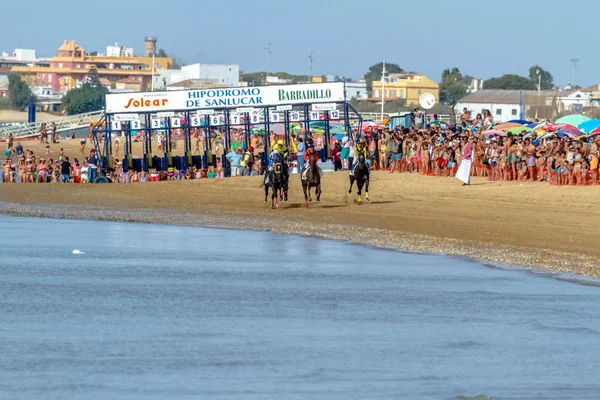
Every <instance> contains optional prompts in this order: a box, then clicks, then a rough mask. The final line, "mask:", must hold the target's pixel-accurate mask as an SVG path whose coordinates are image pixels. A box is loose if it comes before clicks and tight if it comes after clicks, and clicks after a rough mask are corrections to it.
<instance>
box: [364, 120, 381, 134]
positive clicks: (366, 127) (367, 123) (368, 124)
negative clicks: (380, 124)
mask: <svg viewBox="0 0 600 400" xmlns="http://www.w3.org/2000/svg"><path fill="white" fill-rule="evenodd" d="M370 127H373V128H376V127H377V124H376V123H375V122H373V121H364V122H363V123H362V126H361V128H360V131H361V132H363V133H364V132H367V131H368V130H369V128H370Z"/></svg>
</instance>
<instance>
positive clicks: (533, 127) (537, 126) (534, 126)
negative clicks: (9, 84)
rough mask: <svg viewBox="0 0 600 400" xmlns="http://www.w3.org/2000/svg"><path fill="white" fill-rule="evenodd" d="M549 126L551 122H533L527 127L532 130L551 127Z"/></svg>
mask: <svg viewBox="0 0 600 400" xmlns="http://www.w3.org/2000/svg"><path fill="white" fill-rule="evenodd" d="M549 124H550V123H549V122H546V121H544V122H532V123H531V124H527V125H525V126H526V127H528V128H531V129H538V128H541V127H542V126H544V125H549Z"/></svg>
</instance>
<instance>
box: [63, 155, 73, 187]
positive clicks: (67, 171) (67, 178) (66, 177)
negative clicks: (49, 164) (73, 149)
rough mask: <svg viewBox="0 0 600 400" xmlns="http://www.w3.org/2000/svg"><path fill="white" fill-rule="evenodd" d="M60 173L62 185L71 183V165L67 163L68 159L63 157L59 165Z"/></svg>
mask: <svg viewBox="0 0 600 400" xmlns="http://www.w3.org/2000/svg"><path fill="white" fill-rule="evenodd" d="M60 172H61V174H62V180H61V182H62V183H69V182H71V163H70V162H69V157H65V159H64V160H62V162H61V163H60Z"/></svg>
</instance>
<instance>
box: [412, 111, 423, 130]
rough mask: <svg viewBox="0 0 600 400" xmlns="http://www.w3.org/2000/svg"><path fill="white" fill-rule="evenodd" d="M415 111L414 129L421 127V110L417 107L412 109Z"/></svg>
mask: <svg viewBox="0 0 600 400" xmlns="http://www.w3.org/2000/svg"><path fill="white" fill-rule="evenodd" d="M414 113H415V128H416V129H423V117H424V115H423V111H421V110H420V109H419V108H415V110H414Z"/></svg>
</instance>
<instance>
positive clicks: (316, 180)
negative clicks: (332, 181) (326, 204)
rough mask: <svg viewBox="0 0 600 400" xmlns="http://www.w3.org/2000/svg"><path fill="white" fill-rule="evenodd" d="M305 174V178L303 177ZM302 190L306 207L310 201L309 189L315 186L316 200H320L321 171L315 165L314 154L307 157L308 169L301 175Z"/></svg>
mask: <svg viewBox="0 0 600 400" xmlns="http://www.w3.org/2000/svg"><path fill="white" fill-rule="evenodd" d="M304 175H305V176H306V178H305V177H304ZM301 180H302V190H303V191H304V201H305V202H306V208H308V203H309V202H312V196H311V195H310V189H311V188H313V187H314V188H315V194H316V195H317V201H321V171H320V170H319V167H318V166H317V158H316V157H315V155H314V154H313V155H311V156H310V157H309V158H308V169H307V171H306V173H303V174H302V176H301Z"/></svg>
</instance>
